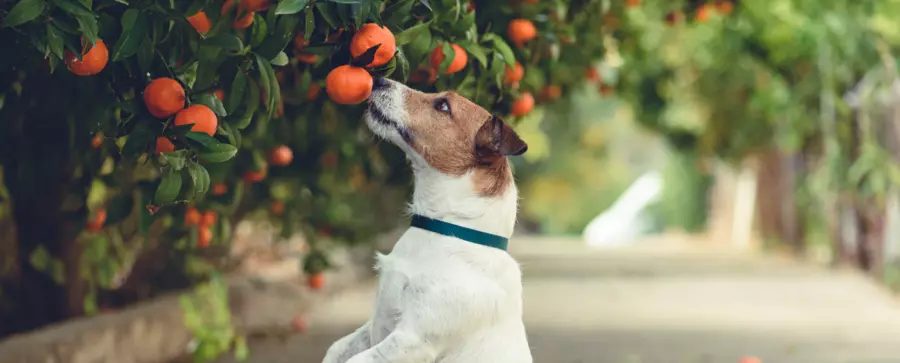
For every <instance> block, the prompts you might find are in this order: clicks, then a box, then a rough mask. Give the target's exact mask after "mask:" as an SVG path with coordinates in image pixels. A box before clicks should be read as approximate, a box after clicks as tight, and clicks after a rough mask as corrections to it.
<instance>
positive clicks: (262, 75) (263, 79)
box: [256, 54, 278, 117]
mask: <svg viewBox="0 0 900 363" xmlns="http://www.w3.org/2000/svg"><path fill="white" fill-rule="evenodd" d="M256 65H257V66H258V67H259V83H260V86H261V87H262V91H264V92H265V94H266V105H268V110H269V117H272V114H273V113H274V112H275V110H274V106H275V102H276V100H275V89H276V88H278V82H277V80H276V79H274V78H269V74H270V73H271V74H274V70H272V65H271V64H269V62H268V61H267V60H266V59H264V58H263V57H262V56H261V55H259V54H257V55H256ZM270 70H272V72H270Z"/></svg>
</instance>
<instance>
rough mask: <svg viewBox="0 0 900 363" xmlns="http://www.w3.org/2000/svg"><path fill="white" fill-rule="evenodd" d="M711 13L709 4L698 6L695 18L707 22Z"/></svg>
mask: <svg viewBox="0 0 900 363" xmlns="http://www.w3.org/2000/svg"><path fill="white" fill-rule="evenodd" d="M709 13H710V11H709V5H708V4H704V5H702V6H700V7H699V8H697V15H696V16H695V17H694V19H695V20H696V21H698V22H700V23H705V22H706V21H707V20H709Z"/></svg>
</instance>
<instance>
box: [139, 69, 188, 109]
mask: <svg viewBox="0 0 900 363" xmlns="http://www.w3.org/2000/svg"><path fill="white" fill-rule="evenodd" d="M184 98H185V97H184V88H183V87H181V84H180V83H178V81H176V80H174V79H171V78H166V77H162V78H157V79H154V80H153V81H151V82H150V84H148V85H147V87H146V88H144V104H146V105H147V110H148V111H150V114H152V115H153V116H156V117H159V118H166V117H169V116H172V115H174V114H176V113H177V112H178V111H181V109H183V108H184Z"/></svg>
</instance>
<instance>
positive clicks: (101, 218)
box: [85, 209, 106, 232]
mask: <svg viewBox="0 0 900 363" xmlns="http://www.w3.org/2000/svg"><path fill="white" fill-rule="evenodd" d="M104 224H106V209H99V210H97V211H96V212H94V218H92V219H91V220H89V221H87V223H86V224H85V227H86V228H87V230H89V231H91V232H99V231H100V230H101V229H103V225H104Z"/></svg>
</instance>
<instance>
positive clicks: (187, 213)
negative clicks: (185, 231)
mask: <svg viewBox="0 0 900 363" xmlns="http://www.w3.org/2000/svg"><path fill="white" fill-rule="evenodd" d="M202 220H203V214H202V213H200V211H198V210H197V208H194V206H190V205H189V206H188V207H187V208H186V209H185V210H184V225H186V226H196V225H198V224H200V221H202Z"/></svg>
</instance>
